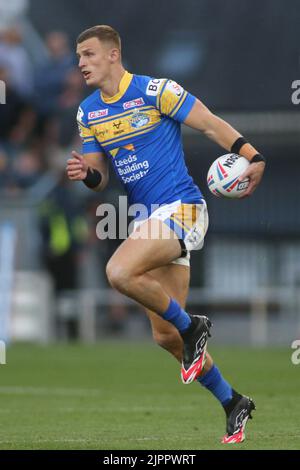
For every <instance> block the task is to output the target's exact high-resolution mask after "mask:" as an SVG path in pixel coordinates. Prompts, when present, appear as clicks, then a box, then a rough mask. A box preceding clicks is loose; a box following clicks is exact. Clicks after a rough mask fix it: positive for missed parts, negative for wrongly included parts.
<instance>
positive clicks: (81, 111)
mask: <svg viewBox="0 0 300 470" xmlns="http://www.w3.org/2000/svg"><path fill="white" fill-rule="evenodd" d="M83 116H84V112H83V110H82V108H81V107H80V106H79V108H78V111H77V121H78V122H82V123H83V120H82V118H83Z"/></svg>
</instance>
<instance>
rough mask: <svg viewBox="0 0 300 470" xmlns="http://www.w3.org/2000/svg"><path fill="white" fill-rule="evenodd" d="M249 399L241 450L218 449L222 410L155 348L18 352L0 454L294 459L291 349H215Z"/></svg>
mask: <svg viewBox="0 0 300 470" xmlns="http://www.w3.org/2000/svg"><path fill="white" fill-rule="evenodd" d="M211 353H212V354H213V356H214V358H215V362H216V364H218V366H219V367H220V369H221V370H222V372H223V374H224V376H225V377H226V378H227V380H228V381H230V382H231V383H232V385H233V386H235V388H236V389H237V390H239V391H241V392H242V393H246V394H248V395H250V396H251V397H253V399H254V400H255V402H256V407H257V410H256V411H255V412H254V413H253V415H254V419H253V420H252V421H249V422H248V426H247V440H246V441H245V443H243V444H239V445H236V446H222V445H221V444H220V439H221V437H222V435H223V434H224V427H225V419H224V413H223V410H222V408H221V407H220V405H219V404H218V403H217V401H216V400H215V398H214V397H212V396H211V395H210V394H209V393H208V392H207V391H206V390H205V389H203V388H202V387H201V386H200V385H199V384H198V383H195V384H191V385H188V386H185V385H183V384H181V382H180V379H179V364H177V363H176V362H175V361H174V360H173V359H172V358H171V357H170V356H169V355H168V354H167V353H166V352H165V351H163V350H161V349H160V348H158V347H157V346H155V345H152V344H151V343H147V342H146V343H145V344H141V343H131V344H129V343H120V342H104V343H101V344H97V345H96V346H84V345H53V346H49V347H40V346H33V345H14V346H12V347H10V348H9V349H8V351H7V364H6V365H1V366H0V419H1V428H0V449H106V450H115V449H119V450H124V449H144V450H156V449H175V450H188V449H224V448H226V449H228V448H230V449H300V428H299V422H300V400H299V392H300V365H299V366H295V365H293V364H292V363H291V360H290V356H291V353H292V350H291V349H286V350H283V349H273V350H270V349H268V350H250V349H230V348H212V349H211Z"/></svg>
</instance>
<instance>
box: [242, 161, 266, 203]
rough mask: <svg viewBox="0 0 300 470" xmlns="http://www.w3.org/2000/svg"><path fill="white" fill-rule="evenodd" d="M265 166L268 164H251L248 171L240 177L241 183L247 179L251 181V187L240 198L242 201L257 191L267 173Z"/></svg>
mask: <svg viewBox="0 0 300 470" xmlns="http://www.w3.org/2000/svg"><path fill="white" fill-rule="evenodd" d="M265 166H266V164H265V163H264V162H256V163H251V164H250V165H249V166H248V168H247V170H246V171H245V172H244V173H243V174H242V175H241V176H240V177H239V181H243V180H244V179H246V178H249V179H250V183H249V186H248V188H247V189H246V191H245V192H244V193H243V195H242V196H241V197H240V199H243V198H244V197H247V196H251V194H252V193H253V192H254V191H255V189H256V188H257V186H258V185H259V183H260V180H261V179H262V176H263V174H264V171H265Z"/></svg>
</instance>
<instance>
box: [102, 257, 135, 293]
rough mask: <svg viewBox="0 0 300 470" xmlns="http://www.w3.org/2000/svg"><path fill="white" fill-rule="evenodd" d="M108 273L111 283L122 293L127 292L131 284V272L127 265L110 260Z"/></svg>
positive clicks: (107, 267) (107, 268)
mask: <svg viewBox="0 0 300 470" xmlns="http://www.w3.org/2000/svg"><path fill="white" fill-rule="evenodd" d="M106 275H107V279H108V281H109V283H110V285H111V286H112V287H113V288H114V289H117V290H118V291H120V292H122V293H126V292H127V291H128V288H129V284H130V273H129V271H128V269H126V267H125V266H123V265H122V264H119V263H115V262H114V261H109V262H108V264H107V266H106Z"/></svg>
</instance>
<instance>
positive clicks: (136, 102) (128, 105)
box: [123, 98, 145, 109]
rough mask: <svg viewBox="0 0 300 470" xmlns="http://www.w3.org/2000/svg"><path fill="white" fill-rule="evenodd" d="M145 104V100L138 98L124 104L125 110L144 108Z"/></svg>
mask: <svg viewBox="0 0 300 470" xmlns="http://www.w3.org/2000/svg"><path fill="white" fill-rule="evenodd" d="M144 104H145V101H144V100H143V98H136V99H135V100H131V101H126V103H124V104H123V109H131V108H136V107H137V106H143V105H144Z"/></svg>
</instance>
